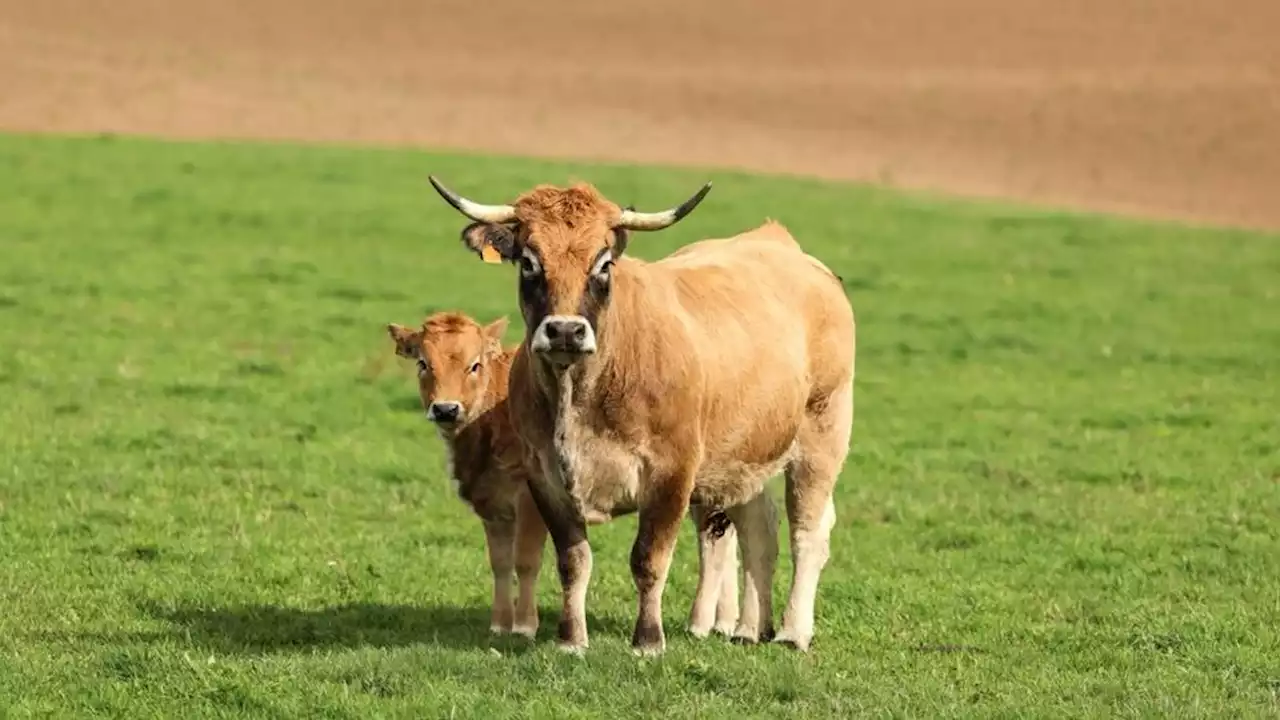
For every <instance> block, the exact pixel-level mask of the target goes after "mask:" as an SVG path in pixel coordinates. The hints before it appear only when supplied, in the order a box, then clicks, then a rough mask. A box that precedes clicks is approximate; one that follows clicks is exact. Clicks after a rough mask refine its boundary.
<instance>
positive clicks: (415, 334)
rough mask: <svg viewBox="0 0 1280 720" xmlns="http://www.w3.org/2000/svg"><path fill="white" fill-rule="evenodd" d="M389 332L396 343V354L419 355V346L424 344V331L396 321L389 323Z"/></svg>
mask: <svg viewBox="0 0 1280 720" xmlns="http://www.w3.org/2000/svg"><path fill="white" fill-rule="evenodd" d="M387 334H388V335H390V336H391V341H392V342H393V343H395V350H396V354H397V355H399V356H401V357H407V358H416V357H418V347H419V346H420V345H421V344H422V333H421V332H419V331H417V330H414V329H412V328H407V327H405V326H403V325H398V324H396V323H388V324H387Z"/></svg>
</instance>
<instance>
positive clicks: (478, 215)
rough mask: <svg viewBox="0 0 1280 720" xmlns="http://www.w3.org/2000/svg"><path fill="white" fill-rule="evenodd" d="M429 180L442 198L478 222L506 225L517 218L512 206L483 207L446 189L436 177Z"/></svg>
mask: <svg viewBox="0 0 1280 720" xmlns="http://www.w3.org/2000/svg"><path fill="white" fill-rule="evenodd" d="M427 179H428V180H430V181H431V187H433V188H435V189H436V192H438V193H440V197H442V198H444V201H445V202H447V203H449V204H450V205H452V206H453V209H454V210H457V211H458V212H460V213H462V214H463V215H466V216H467V217H469V218H471V219H472V220H475V221H476V222H486V223H504V222H511V221H512V220H514V219H515V217H516V209H515V208H513V207H511V206H510V205H481V204H480V203H478V202H472V201H470V200H468V199H466V198H464V197H462V196H461V195H459V194H458V193H456V192H454V191H452V190H450V189H449V188H447V187H445V186H444V185H443V184H441V182H440V181H439V180H437V179H436V176H435V175H429V176H427Z"/></svg>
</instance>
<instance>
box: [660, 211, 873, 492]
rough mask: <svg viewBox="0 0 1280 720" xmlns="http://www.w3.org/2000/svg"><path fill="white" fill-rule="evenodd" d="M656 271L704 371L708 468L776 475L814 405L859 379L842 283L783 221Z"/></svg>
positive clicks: (705, 244)
mask: <svg viewBox="0 0 1280 720" xmlns="http://www.w3.org/2000/svg"><path fill="white" fill-rule="evenodd" d="M647 269H648V270H649V271H650V272H651V273H653V274H654V275H655V280H657V279H659V278H661V279H662V282H660V283H658V284H660V285H666V286H667V287H668V288H669V293H668V296H667V300H666V303H665V305H666V306H667V308H669V309H670V310H671V311H672V312H673V313H674V314H675V315H676V316H678V317H680V318H682V319H683V323H684V326H685V330H686V334H687V337H688V338H690V342H689V351H690V352H691V353H693V354H694V355H696V356H697V358H698V359H699V364H700V365H701V368H702V372H703V377H704V379H705V385H704V398H703V407H702V408H701V410H702V413H703V420H704V442H705V456H706V457H705V459H706V462H707V463H708V467H707V472H708V473H711V474H716V473H717V472H720V473H727V474H732V473H734V472H741V471H742V470H743V469H744V467H747V466H750V467H756V468H757V469H758V470H759V471H760V472H765V471H773V472H776V470H777V469H778V462H780V460H781V459H784V458H785V455H786V454H787V453H788V452H789V450H790V446H791V442H792V441H793V439H794V436H795V432H796V430H797V429H798V427H799V425H800V423H801V421H802V420H803V418H804V414H805V410H806V407H808V406H810V405H811V404H812V403H814V402H821V401H822V400H823V398H825V397H826V396H827V395H830V394H831V393H832V392H834V391H835V390H836V389H837V388H838V387H839V386H840V385H842V384H848V383H849V382H850V380H851V375H852V372H853V354H854V317H853V310H852V308H851V307H850V305H849V302H848V299H847V298H846V297H845V294H844V290H843V288H842V287H841V284H840V281H839V279H838V278H836V277H835V275H834V274H833V273H831V271H830V270H828V269H827V268H826V267H825V266H823V265H822V264H821V263H820V262H818V261H817V260H816V259H814V258H813V257H811V256H809V255H808V254H806V253H804V252H803V250H802V249H801V248H800V246H799V245H798V244H797V243H796V241H795V240H794V239H793V238H792V237H791V235H790V234H789V233H788V232H787V231H786V230H785V229H784V228H783V227H782V226H780V225H778V224H776V223H768V224H766V225H764V226H762V227H760V228H757V229H755V230H752V231H750V232H747V233H743V234H741V235H738V236H735V237H731V238H724V239H714V240H704V241H701V242H698V243H693V244H690V245H688V246H686V247H684V248H682V249H681V250H680V251H679V252H677V253H673V254H672V255H669V256H668V257H667V258H664V259H663V260H661V261H659V262H656V263H653V264H651V265H649V266H648V268H647ZM717 468H719V470H717Z"/></svg>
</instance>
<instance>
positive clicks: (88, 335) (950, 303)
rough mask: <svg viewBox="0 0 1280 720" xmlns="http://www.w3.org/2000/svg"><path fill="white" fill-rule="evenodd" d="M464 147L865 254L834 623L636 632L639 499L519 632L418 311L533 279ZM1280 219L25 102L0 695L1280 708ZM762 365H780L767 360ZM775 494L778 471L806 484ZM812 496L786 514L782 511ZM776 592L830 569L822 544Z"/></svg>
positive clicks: (571, 705)
mask: <svg viewBox="0 0 1280 720" xmlns="http://www.w3.org/2000/svg"><path fill="white" fill-rule="evenodd" d="M428 173H436V174H437V175H439V176H440V177H441V178H442V179H443V180H444V181H445V182H447V183H449V184H451V185H452V186H454V188H455V189H457V190H458V191H460V192H463V193H467V194H474V195H476V196H479V197H480V198H483V199H488V200H490V201H492V202H498V201H501V200H506V199H510V198H512V197H513V196H514V194H515V193H516V192H518V191H520V190H523V189H525V188H527V187H529V186H530V185H532V184H534V183H537V182H544V181H545V182H556V183H562V182H565V181H567V180H570V179H575V178H580V179H587V180H590V181H593V182H595V183H597V184H598V185H599V186H600V187H601V188H602V190H604V191H605V192H606V193H607V194H608V195H610V196H611V197H612V198H614V199H615V200H617V201H619V202H622V203H628V202H635V203H636V204H637V205H638V206H640V207H642V208H654V207H658V206H661V207H665V206H668V205H671V204H673V203H675V202H677V201H679V200H682V199H683V198H685V197H687V196H688V195H689V193H691V192H692V191H693V190H695V189H696V188H697V187H698V186H699V184H700V183H701V182H702V181H703V180H704V179H705V178H706V177H710V178H711V179H713V180H715V181H716V189H715V190H714V191H713V192H712V194H711V195H710V196H709V197H708V199H707V200H706V202H704V203H703V204H702V206H701V208H700V209H699V210H698V211H697V212H696V213H694V214H693V215H692V216H690V218H689V219H687V220H685V221H684V222H683V223H681V224H680V225H678V226H677V227H675V228H673V229H671V230H668V231H666V232H664V233H659V234H646V235H644V236H643V237H640V236H637V237H636V238H635V239H634V241H633V242H632V244H631V248H632V252H633V253H635V254H637V255H639V256H642V257H648V258H656V257H659V256H661V255H662V254H664V253H666V252H669V251H670V250H672V249H674V248H676V247H677V246H679V245H680V244H682V243H685V242H688V241H690V240H693V239H695V238H697V237H700V236H710V235H725V234H729V233H733V232H737V231H740V230H745V229H748V228H749V227H751V226H753V225H755V224H757V223H759V222H760V221H762V220H763V219H764V218H765V217H767V216H770V217H774V218H777V219H780V220H782V221H783V222H784V223H786V224H787V225H788V226H789V227H790V228H791V229H792V231H793V232H794V233H795V234H796V236H797V237H798V238H799V239H800V241H801V242H802V243H803V244H805V245H806V247H807V248H808V249H809V250H810V251H811V252H812V253H814V254H815V255H816V256H818V257H819V258H821V259H822V260H824V261H825V262H827V263H829V264H830V265H831V266H832V267H833V268H834V269H835V270H836V271H837V272H838V273H840V274H841V275H842V276H843V277H844V278H845V283H846V286H847V289H848V292H849V295H850V297H851V298H852V300H853V303H854V307H855V310H856V311H857V313H858V319H859V350H860V352H859V358H858V371H859V372H858V380H857V398H858V401H857V402H858V415H857V419H856V422H855V429H854V441H853V453H852V455H851V456H850V461H849V464H848V466H847V468H846V471H845V473H844V475H843V478H842V480H841V483H840V485H839V487H838V490H837V502H836V505H837V511H838V516H839V519H838V523H837V525H836V530H835V533H834V535H833V552H832V559H831V562H830V563H829V564H828V566H827V570H826V572H825V574H824V576H823V582H822V585H821V587H820V591H819V598H818V611H817V613H818V615H817V638H816V640H815V643H814V648H813V651H812V652H811V653H810V654H809V655H807V656H804V655H799V654H797V653H795V652H793V651H790V650H787V649H785V648H782V647H775V646H764V647H752V648H744V647H738V646H733V645H730V644H728V643H726V642H724V641H722V640H719V639H713V640H707V641H695V640H694V639H692V638H690V637H689V636H688V635H687V634H686V633H685V632H684V630H683V623H684V620H685V617H686V613H687V611H688V608H689V603H690V600H691V598H692V594H693V585H694V581H695V579H696V552H695V548H694V545H693V543H692V542H690V540H691V538H692V534H691V532H690V531H689V526H688V525H687V524H686V526H685V528H684V534H683V535H682V536H681V541H682V542H681V545H680V547H679V549H678V551H677V559H676V564H675V566H674V568H673V571H672V577H671V581H670V583H669V585H668V589H667V594H666V605H665V607H666V623H667V631H668V643H669V645H668V652H667V654H666V655H665V656H663V657H662V658H659V659H657V660H640V659H637V658H635V657H633V656H632V654H631V653H630V651H629V639H630V631H631V624H632V622H633V619H634V612H635V599H634V591H633V588H632V584H631V578H630V573H629V571H628V569H627V553H628V548H629V546H630V540H631V538H632V535H633V533H634V530H635V519H634V517H630V518H624V519H622V520H619V521H617V522H616V523H614V524H612V525H610V526H606V527H600V528H597V529H595V530H593V533H592V539H593V544H594V547H595V549H596V552H595V557H596V570H595V574H594V578H593V582H592V589H591V594H590V596H589V601H588V606H589V610H590V612H591V616H590V619H589V623H590V624H589V628H590V631H591V633H592V635H591V640H592V646H591V649H590V650H589V652H588V653H587V655H586V657H585V658H581V659H579V658H574V657H570V656H563V655H562V654H560V653H558V652H557V651H556V650H555V649H554V647H553V643H552V637H553V634H554V622H555V617H556V613H557V608H558V583H557V581H556V578H555V572H554V560H553V559H552V557H551V555H550V550H549V549H548V555H547V560H546V561H545V563H544V571H543V576H542V581H541V588H540V590H541V591H540V597H541V606H542V608H543V627H542V629H541V631H540V634H539V637H538V639H537V641H536V643H533V644H529V643H526V642H522V641H517V640H514V639H505V638H504V639H494V638H491V637H490V636H489V633H488V602H489V591H490V579H489V572H488V567H487V563H486V561H485V557H484V551H483V539H482V532H481V529H480V525H479V522H478V521H477V520H476V519H475V518H474V517H472V516H471V515H469V514H468V511H467V510H466V509H465V508H464V507H463V506H462V504H461V503H459V502H458V501H457V500H456V499H454V498H453V497H452V496H451V494H450V491H449V487H448V483H447V482H446V480H445V477H444V472H445V469H444V462H443V456H442V453H441V451H440V445H439V441H438V439H437V438H436V436H435V433H434V432H433V431H431V429H430V428H429V426H428V424H427V422H426V421H425V419H424V418H423V416H422V413H421V410H420V406H419V404H418V399H417V396H416V393H415V390H414V387H413V379H412V375H413V373H412V369H411V368H410V367H408V366H407V364H405V363H403V361H400V360H398V359H396V358H394V357H393V356H392V354H391V350H390V342H389V340H388V339H387V338H386V335H385V330H384V327H385V324H386V323H387V322H388V321H397V322H402V323H413V322H418V321H420V320H421V318H422V317H423V316H424V315H425V314H426V313H428V312H430V311H434V310H437V309H442V308H461V309H464V310H466V311H468V312H471V313H473V314H475V315H477V316H479V317H481V318H482V319H486V320H487V319H492V318H495V317H497V316H498V315H500V314H507V315H509V316H510V317H511V320H512V327H511V331H510V336H509V337H510V340H511V341H513V342H514V341H515V340H516V339H517V338H518V337H519V336H520V334H521V333H522V332H523V327H522V325H521V323H520V317H519V313H518V311H516V309H515V276H514V275H515V274H514V270H512V269H511V268H510V267H505V266H504V267H498V266H491V265H484V264H482V263H480V262H478V261H477V260H476V259H475V258H474V256H471V255H470V254H468V253H466V252H464V251H463V250H462V248H461V245H460V244H459V243H458V240H457V233H458V230H459V229H460V228H461V225H462V221H461V219H460V217H459V216H457V215H456V214H455V213H454V212H453V211H451V210H450V209H448V208H447V207H445V205H444V204H443V203H442V202H440V200H439V198H438V197H436V196H435V195H434V193H433V192H432V191H431V189H430V187H429V186H428V185H427V184H426V175H427V174H428ZM1278 293H1280V238H1277V237H1274V236H1273V237H1266V236H1260V235H1251V234H1245V233H1238V232H1227V231H1214V230H1192V229H1181V228H1177V227H1173V226H1158V225H1146V224H1137V223H1130V222H1124V221H1118V220H1109V219H1102V218H1090V217H1083V216H1076V215H1068V214H1053V213H1034V212H1029V211H1023V210H1017V209H1012V208H1008V207H1002V206H998V205H977V204H965V203H959V202H950V201H940V200H933V199H926V198H922V197H919V196H915V197H904V196H900V195H896V194H891V193H889V192H884V191H877V190H868V189H864V188H856V187H850V186H838V185H831V184H822V183H817V182H808V181H797V180H790V179H766V178H756V177H748V176H744V175H735V174H729V173H712V174H711V175H709V176H704V175H703V174H698V173H691V172H684V171H681V172H676V171H659V170H650V169H636V168H625V167H597V166H587V165H570V164H553V163H545V162H533V161H523V160H520V161H517V160H508V159H494V158H482V157H460V156H445V155H433V154H426V153H420V152H409V151H390V150H355V149H344V148H334V147H327V148H302V147H290V146H278V145H248V144H246V145H216V144H205V145H197V144H176V143H172V144H171V143H161V142H152V141H140V140H124V139H111V138H103V139H97V138H81V139H48V138H45V139H40V138H32V137H21V136H0V398H2V399H3V402H2V403H0V717H5V718H19V717H30V716H45V717H68V718H70V717H87V716H94V715H112V716H128V717H133V718H137V717H160V716H164V717H183V718H188V717H207V716H240V715H243V716H253V717H308V718H310V717H351V718H367V717H423V718H435V717H459V718H462V717H485V718H505V717H555V718H568V717H609V718H622V717H654V716H661V717H666V718H677V717H681V718H683V717H695V716H697V717H730V716H731V717H737V718H745V717H780V716H804V717H815V718H826V717H853V716H864V715H866V716H895V717H906V716H914V717H943V716H958V715H964V716H972V717H983V718H989V717H1013V716H1018V717H1071V718H1078V717H1112V716H1116V715H1120V716H1153V715H1159V716H1164V717H1168V716H1200V717H1207V716H1213V717H1227V716H1233V717H1238V716H1275V715H1277V714H1280V426H1278V420H1280V295H1278ZM748 390H749V389H748ZM772 490H773V492H775V493H776V492H778V491H779V488H778V487H777V483H776V482H775V484H774V485H773V486H772ZM784 533H785V526H784ZM782 554H783V560H782V562H781V563H780V567H779V571H778V575H777V577H776V578H775V592H776V595H775V598H776V602H777V603H778V607H779V612H780V608H781V606H782V604H783V603H784V602H785V592H786V591H787V589H788V587H789V583H790V580H789V578H790V563H789V559H788V557H787V550H786V546H785V543H784V547H783V553H782Z"/></svg>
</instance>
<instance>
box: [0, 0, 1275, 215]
mask: <svg viewBox="0 0 1280 720" xmlns="http://www.w3.org/2000/svg"><path fill="white" fill-rule="evenodd" d="M1277 37H1280V2H1276V0H1222V1H1221V2H1216V3H1215V2H1207V1H1205V0H1053V1H1050V0H964V1H961V0H894V1H893V2H889V1H888V0H879V1H877V2H852V1H851V0H834V1H824V0H794V1H793V2H764V1H763V0H702V1H701V2H678V1H677V0H648V1H647V2H643V3H621V2H616V1H615V2H609V1H607V0H606V1H603V2H595V3H586V2H572V1H571V0H542V2H537V3H522V2H516V1H515V0H488V1H487V2H464V1H463V0H430V1H424V0H417V1H414V0H363V1H362V2H356V1H355V0H347V1H346V2H342V1H341V0H253V1H252V2H250V1H249V0H218V1H217V2H214V1H212V0H201V1H198V2H197V1H188V2H172V1H165V0H113V2H110V3H84V2H78V1H76V0H41V2H38V3H36V2H30V1H29V0H0V129H5V130H20V131H59V132H60V131H73V132H82V131H93V132H98V131H106V132H122V133H142V134H152V135H162V136H169V137H223V138H228V137H238V138H268V139H271V138H290V139H304V140H318V141H357V142H368V143H379V144H382V143H386V144H413V145H424V146H433V147H439V148H465V149H474V150H493V151H499V152H511V153H520V154H525V155H537V156H562V157H574V158H582V159H596V158H599V159H610V160H625V161H640V162H659V163H674V164H697V165H716V166H725V167H738V168H744V169H750V170H760V171H768V172H783V173H797V174H805V175H815V176H820V177H830V178H841V179H856V180H870V181H875V182H882V183H886V184H892V185H898V186H903V187H910V188H920V189H930V190H940V191H946V192H952V193H960V194H969V195H979V196H993V197H1005V198H1012V199H1021V200H1032V201H1037V202H1045V203H1051V204H1058V205H1073V206H1080V207H1086V208H1091V209H1100V210H1110V211H1121V212H1126V213H1133V214H1140V215H1157V216H1165V217H1173V218H1181V219H1192V220H1198V221H1208V222H1213V223H1221V224H1229V225H1245V226H1263V227H1272V228H1276V227H1280V42H1277Z"/></svg>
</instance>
